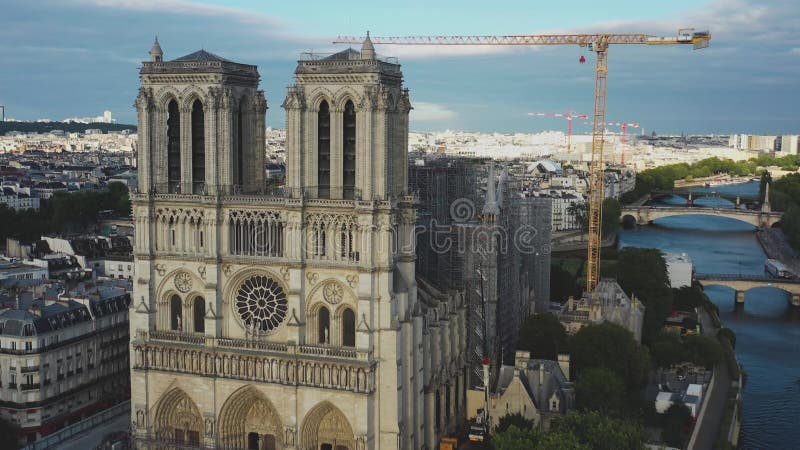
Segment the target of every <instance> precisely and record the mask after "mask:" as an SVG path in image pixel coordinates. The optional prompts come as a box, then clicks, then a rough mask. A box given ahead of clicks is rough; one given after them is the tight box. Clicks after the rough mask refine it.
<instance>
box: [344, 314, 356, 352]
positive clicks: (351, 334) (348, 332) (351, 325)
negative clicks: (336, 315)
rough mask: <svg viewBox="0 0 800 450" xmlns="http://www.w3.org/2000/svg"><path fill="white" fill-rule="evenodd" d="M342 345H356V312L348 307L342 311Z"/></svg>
mask: <svg viewBox="0 0 800 450" xmlns="http://www.w3.org/2000/svg"><path fill="white" fill-rule="evenodd" d="M342 345H343V346H345V347H355V346H356V314H355V313H354V312H353V310H352V309H350V308H347V309H345V310H344V312H342Z"/></svg>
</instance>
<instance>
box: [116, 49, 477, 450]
mask: <svg viewBox="0 0 800 450" xmlns="http://www.w3.org/2000/svg"><path fill="white" fill-rule="evenodd" d="M140 79H141V88H140V90H139V95H138V97H137V99H136V108H137V112H138V117H139V123H138V125H139V127H138V138H139V144H138V152H139V154H138V161H139V186H138V192H137V193H136V194H134V195H133V196H132V199H133V216H134V222H135V227H136V239H135V249H134V253H135V281H134V295H133V302H132V305H131V312H130V332H131V397H132V400H131V408H132V412H131V416H132V417H131V420H132V433H133V438H134V442H135V444H136V446H137V448H148V449H150V448H153V449H155V448H217V449H253V450H255V449H258V450H273V449H298V450H299V449H302V450H366V449H381V450H383V449H433V448H435V447H436V446H437V441H438V439H439V438H440V437H441V436H443V435H445V434H447V433H449V432H452V431H453V430H454V429H455V427H456V426H458V425H460V424H461V423H462V422H463V420H464V416H465V413H464V411H465V406H466V405H465V403H466V402H465V392H466V382H465V374H466V358H465V347H466V335H465V334H466V329H465V328H466V309H465V305H464V295H463V292H440V291H437V290H436V289H435V288H433V287H431V286H430V285H428V284H427V283H425V282H424V280H417V279H416V278H415V270H414V265H415V248H414V245H415V244H414V242H415V240H414V225H415V197H414V196H413V195H411V194H409V192H408V189H407V141H408V113H409V110H410V109H411V106H410V102H409V97H408V91H407V90H406V89H404V87H403V84H402V73H401V71H400V66H399V65H398V64H394V63H392V62H387V61H385V60H382V59H378V58H377V57H376V55H375V51H374V49H373V47H372V44H371V42H370V41H369V39H368V38H367V40H366V41H365V42H364V45H363V46H362V49H361V51H355V50H352V49H348V50H345V51H343V52H340V53H337V54H335V55H332V56H328V57H325V58H313V57H309V58H307V59H305V60H302V61H299V62H298V65H297V68H296V71H295V83H294V84H293V85H292V86H290V87H289V88H288V92H287V95H286V99H285V101H284V104H283V107H284V108H285V110H286V126H287V170H286V182H285V185H283V186H279V187H275V186H268V185H267V184H266V182H265V179H264V159H265V155H264V150H265V149H264V146H265V142H264V126H265V121H264V119H265V114H266V111H267V101H266V99H265V96H264V93H263V91H260V90H259V89H258V84H259V80H260V75H259V73H258V71H257V68H256V67H255V66H252V65H246V64H239V63H235V62H232V61H229V60H226V59H224V58H222V57H219V56H217V55H214V54H212V53H209V52H206V51H203V50H201V51H198V52H195V53H192V54H190V55H186V56H184V57H181V58H177V59H174V60H171V61H165V60H164V58H163V52H162V50H161V47H160V45H159V44H158V41H156V43H155V44H154V46H153V49H152V50H151V51H150V61H147V62H144V63H143V64H142V68H141V71H140Z"/></svg>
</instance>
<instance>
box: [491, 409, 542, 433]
mask: <svg viewBox="0 0 800 450" xmlns="http://www.w3.org/2000/svg"><path fill="white" fill-rule="evenodd" d="M511 426H515V427H517V428H519V429H520V430H531V429H534V428H536V422H535V421H533V420H531V419H528V418H526V417H525V416H523V415H522V413H514V414H506V415H505V416H503V417H501V418H500V421H499V422H498V423H497V427H496V428H495V433H501V432H503V431H506V430H507V429H508V428H510V427H511Z"/></svg>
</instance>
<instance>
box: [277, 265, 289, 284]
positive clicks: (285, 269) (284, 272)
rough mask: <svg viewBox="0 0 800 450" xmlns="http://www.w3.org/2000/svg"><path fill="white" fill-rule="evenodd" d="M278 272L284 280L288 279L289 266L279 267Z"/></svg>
mask: <svg viewBox="0 0 800 450" xmlns="http://www.w3.org/2000/svg"><path fill="white" fill-rule="evenodd" d="M279 272H280V273H281V276H282V277H283V279H284V280H286V281H289V268H288V267H281V268H280V269H279Z"/></svg>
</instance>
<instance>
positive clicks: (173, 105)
mask: <svg viewBox="0 0 800 450" xmlns="http://www.w3.org/2000/svg"><path fill="white" fill-rule="evenodd" d="M167 114H168V116H167V183H168V185H169V190H170V191H171V192H174V191H175V190H176V189H177V188H178V185H179V184H180V182H181V113H180V111H179V110H178V102H176V101H175V100H171V101H170V102H169V105H168V106H167Z"/></svg>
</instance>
